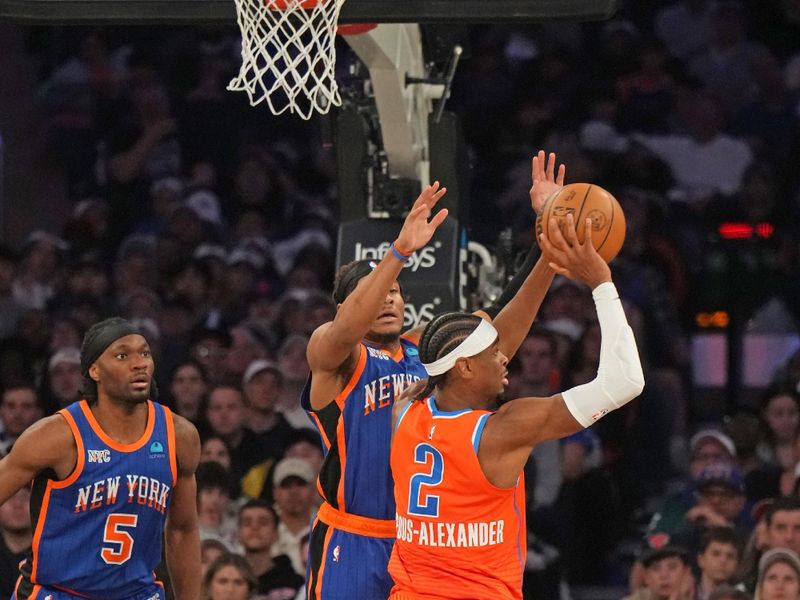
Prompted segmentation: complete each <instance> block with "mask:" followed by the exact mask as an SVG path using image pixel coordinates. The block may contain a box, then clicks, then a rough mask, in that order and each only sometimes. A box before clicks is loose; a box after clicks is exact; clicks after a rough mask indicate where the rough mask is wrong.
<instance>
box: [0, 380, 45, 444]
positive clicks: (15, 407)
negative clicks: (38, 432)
mask: <svg viewBox="0 0 800 600" xmlns="http://www.w3.org/2000/svg"><path fill="white" fill-rule="evenodd" d="M43 416H44V411H43V409H42V406H41V402H40V400H39V396H38V394H37V393H36V389H35V388H34V387H33V386H29V385H14V386H12V387H9V388H6V389H5V390H4V391H3V394H2V397H0V424H2V427H3V429H2V433H0V456H5V455H6V454H8V451H9V450H10V449H11V446H13V445H14V442H16V441H17V438H18V437H19V436H20V434H21V433H22V432H23V431H25V430H26V429H27V428H28V427H30V426H31V425H33V424H34V422H36V421H37V420H39V419H41V418H42V417H43Z"/></svg>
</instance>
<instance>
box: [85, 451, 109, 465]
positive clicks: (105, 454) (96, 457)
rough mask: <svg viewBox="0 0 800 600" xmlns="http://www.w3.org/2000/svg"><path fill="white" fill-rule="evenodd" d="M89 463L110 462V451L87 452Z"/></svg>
mask: <svg viewBox="0 0 800 600" xmlns="http://www.w3.org/2000/svg"><path fill="white" fill-rule="evenodd" d="M87 452H88V454H89V462H90V463H107V462H111V450H108V449H106V450H87Z"/></svg>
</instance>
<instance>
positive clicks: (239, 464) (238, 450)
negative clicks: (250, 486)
mask: <svg viewBox="0 0 800 600" xmlns="http://www.w3.org/2000/svg"><path fill="white" fill-rule="evenodd" d="M245 411H246V408H245V403H244V397H243V396H242V392H241V390H239V388H236V387H233V386H230V385H218V386H216V387H214V388H212V389H211V392H209V394H208V405H207V406H206V421H207V422H208V429H209V432H210V434H211V435H215V436H217V437H220V438H222V439H223V440H225V443H226V444H228V447H229V448H230V449H231V457H232V459H233V461H232V465H231V472H232V473H233V476H234V477H235V478H236V480H237V481H238V479H239V478H240V477H241V476H242V475H243V474H244V472H245V471H246V468H245V466H246V464H247V463H248V462H249V460H250V459H249V457H248V456H245V455H244V454H243V453H242V443H243V442H244V439H245V435H246V430H245V420H246V418H247V417H246V412H245Z"/></svg>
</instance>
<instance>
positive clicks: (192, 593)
mask: <svg viewBox="0 0 800 600" xmlns="http://www.w3.org/2000/svg"><path fill="white" fill-rule="evenodd" d="M172 418H173V423H174V425H175V453H176V458H177V469H178V478H177V481H176V483H175V487H174V488H173V490H172V502H171V503H170V507H169V514H168V515H167V523H166V526H165V531H164V534H165V535H164V539H165V543H166V555H167V569H168V570H169V575H170V579H171V580H172V588H173V590H174V592H175V598H176V600H197V598H199V597H200V531H199V529H198V525H197V483H196V482H195V478H194V473H195V471H196V470H197V464H198V463H199V462H200V436H199V435H198V434H197V429H195V427H194V425H192V424H191V423H189V421H187V420H186V419H184V418H183V417H181V416H179V415H174V414H173V416H172Z"/></svg>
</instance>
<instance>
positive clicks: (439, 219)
mask: <svg viewBox="0 0 800 600" xmlns="http://www.w3.org/2000/svg"><path fill="white" fill-rule="evenodd" d="M448 214H449V213H448V211H447V209H446V208H443V209H442V210H440V211H439V212H438V213H436V214H435V215H434V216H433V218H432V219H431V221H430V225H431V227H433V228H434V229H436V228H437V227H439V225H441V224H442V223H443V222H444V220H445V219H446V218H447V215H448Z"/></svg>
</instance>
